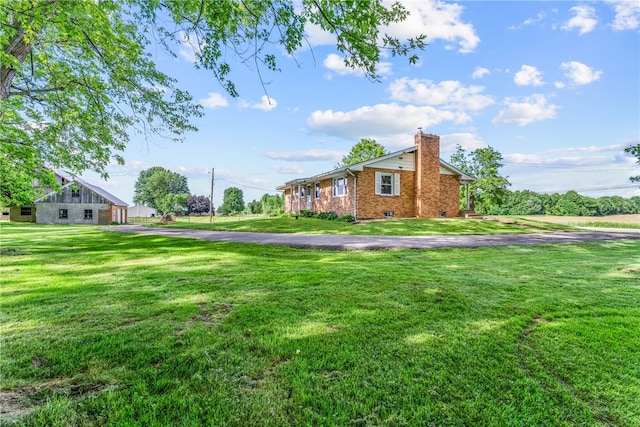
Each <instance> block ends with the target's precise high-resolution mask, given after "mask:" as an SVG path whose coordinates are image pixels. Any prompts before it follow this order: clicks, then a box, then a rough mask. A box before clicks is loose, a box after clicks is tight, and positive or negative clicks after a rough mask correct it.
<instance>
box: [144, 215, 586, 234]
mask: <svg viewBox="0 0 640 427" xmlns="http://www.w3.org/2000/svg"><path fill="white" fill-rule="evenodd" d="M148 224H149V225H152V226H157V227H176V228H191V229H198V230H220V231H252V232H262V233H310V234H361V235H382V236H433V235H443V234H445V235H447V234H449V235H451V234H455V235H459V234H514V233H544V232H552V231H576V229H575V228H574V227H571V226H569V225H565V224H552V223H546V222H542V221H533V220H528V219H523V218H509V219H501V220H500V221H497V220H496V221H485V220H476V219H474V220H470V219H462V218H446V219H394V220H383V221H365V222H359V223H355V224H351V223H347V222H341V221H330V220H323V219H317V218H303V217H299V218H298V219H295V218H294V217H292V216H286V215H285V216H280V217H274V218H267V217H262V216H249V217H243V216H238V217H215V218H214V219H213V221H212V222H211V223H210V222H209V218H208V217H191V218H189V217H183V218H180V217H179V218H178V220H177V222H175V223H171V224H160V223H159V222H158V220H156V221H154V222H149V223H148Z"/></svg>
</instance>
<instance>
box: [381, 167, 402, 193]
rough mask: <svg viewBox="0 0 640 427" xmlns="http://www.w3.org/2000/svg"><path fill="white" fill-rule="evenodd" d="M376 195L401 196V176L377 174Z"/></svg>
mask: <svg viewBox="0 0 640 427" xmlns="http://www.w3.org/2000/svg"><path fill="white" fill-rule="evenodd" d="M375 194H377V195H380V196H399V195H400V174H399V173H384V172H376V188H375Z"/></svg>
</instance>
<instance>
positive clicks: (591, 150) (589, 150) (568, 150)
mask: <svg viewBox="0 0 640 427" xmlns="http://www.w3.org/2000/svg"><path fill="white" fill-rule="evenodd" d="M628 145H629V144H612V145H605V146H596V145H589V146H587V147H565V148H554V149H551V150H549V152H550V153H560V154H562V153H600V152H609V151H615V152H622V151H624V149H625V147H628Z"/></svg>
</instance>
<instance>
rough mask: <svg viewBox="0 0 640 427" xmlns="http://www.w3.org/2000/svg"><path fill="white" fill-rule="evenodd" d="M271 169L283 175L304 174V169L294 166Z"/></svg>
mask: <svg viewBox="0 0 640 427" xmlns="http://www.w3.org/2000/svg"><path fill="white" fill-rule="evenodd" d="M271 169H272V170H274V171H276V172H278V173H280V174H283V175H302V174H303V173H304V169H302V168H301V167H300V166H298V165H293V164H291V165H278V166H271Z"/></svg>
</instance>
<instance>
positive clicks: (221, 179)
mask: <svg viewBox="0 0 640 427" xmlns="http://www.w3.org/2000/svg"><path fill="white" fill-rule="evenodd" d="M217 180H218V181H225V182H228V183H229V184H234V185H237V186H240V187H244V188H251V189H253V190H260V191H267V192H269V191H273V189H270V190H267V189H266V188H260V187H254V186H251V185H247V184H240V183H239V182H234V181H229V180H228V179H225V178H217Z"/></svg>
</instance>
